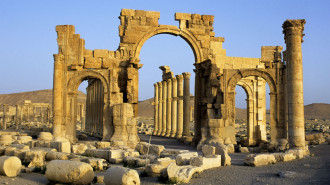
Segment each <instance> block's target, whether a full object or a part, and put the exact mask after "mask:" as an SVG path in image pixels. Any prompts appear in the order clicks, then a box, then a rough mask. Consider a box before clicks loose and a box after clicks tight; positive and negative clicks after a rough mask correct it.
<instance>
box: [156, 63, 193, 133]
mask: <svg viewBox="0 0 330 185" xmlns="http://www.w3.org/2000/svg"><path fill="white" fill-rule="evenodd" d="M168 69H169V68H168ZM165 73H166V74H171V75H165ZM165 73H164V74H163V81H161V82H157V83H155V84H154V88H155V91H154V92H155V96H154V106H155V109H154V110H155V116H154V121H155V126H154V131H153V135H157V136H165V137H171V138H174V137H175V138H178V139H179V138H181V137H190V132H189V130H190V109H191V108H190V73H188V72H185V73H182V75H176V76H175V77H174V76H173V74H172V72H169V71H167V72H165Z"/></svg>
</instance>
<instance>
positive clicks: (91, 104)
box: [75, 79, 104, 137]
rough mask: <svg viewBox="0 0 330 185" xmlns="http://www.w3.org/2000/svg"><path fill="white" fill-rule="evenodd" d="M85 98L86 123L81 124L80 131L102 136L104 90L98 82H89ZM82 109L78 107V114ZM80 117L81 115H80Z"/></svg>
mask: <svg viewBox="0 0 330 185" xmlns="http://www.w3.org/2000/svg"><path fill="white" fill-rule="evenodd" d="M86 90H87V98H86V123H85V122H82V125H81V128H82V130H83V131H84V130H86V131H88V132H89V133H90V134H92V135H95V136H100V137H102V136H103V109H104V90H103V84H102V82H101V81H100V80H94V79H93V80H89V81H88V87H87V88H86ZM82 109H83V108H82V107H80V110H79V111H80V112H82V111H83V110H82ZM81 115H82V114H81ZM75 117H76V116H75Z"/></svg>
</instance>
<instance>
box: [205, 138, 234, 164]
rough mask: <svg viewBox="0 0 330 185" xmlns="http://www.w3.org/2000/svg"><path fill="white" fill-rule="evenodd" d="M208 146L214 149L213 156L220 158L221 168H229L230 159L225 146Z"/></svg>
mask: <svg viewBox="0 0 330 185" xmlns="http://www.w3.org/2000/svg"><path fill="white" fill-rule="evenodd" d="M209 145H211V146H214V147H215V154H217V155H220V156H221V166H230V165H231V158H230V156H229V155H228V152H227V146H226V145H224V144H222V143H210V144H209Z"/></svg>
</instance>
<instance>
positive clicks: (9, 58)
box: [0, 0, 330, 104]
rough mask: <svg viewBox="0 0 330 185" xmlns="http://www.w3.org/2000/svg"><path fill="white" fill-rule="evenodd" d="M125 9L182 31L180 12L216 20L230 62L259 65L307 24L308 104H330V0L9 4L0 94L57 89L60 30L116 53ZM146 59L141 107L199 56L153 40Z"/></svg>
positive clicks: (0, 29) (1, 23)
mask: <svg viewBox="0 0 330 185" xmlns="http://www.w3.org/2000/svg"><path fill="white" fill-rule="evenodd" d="M122 8H129V9H141V10H151V11H159V12H160V20H159V23H160V24H168V25H178V22H177V21H175V20H174V14H175V12H184V13H198V14H207V15H214V16H215V20H214V25H213V26H214V32H215V33H216V36H221V37H225V43H224V45H223V47H224V48H225V49H226V50H227V55H228V56H237V57H257V58H259V57H260V53H261V52H260V50H261V46H274V45H281V46H285V43H284V39H283V34H282V23H283V22H284V21H285V20H286V19H301V18H304V19H306V22H307V23H306V25H305V34H306V36H305V37H304V43H303V45H302V48H303V66H304V92H305V94H304V96H305V104H310V103H321V102H322V103H330V85H329V84H330V83H329V81H328V79H330V72H329V70H330V55H329V54H328V53H329V52H330V44H329V43H330V37H329V33H330V1H327V0H319V1H318V0H314V1H306V0H299V1H298V0H291V1H287V0H277V1H265V0H258V1H256V0H250V1H247V0H245V1H243V0H242V1H219V0H218V1H217V0H214V1H211V0H203V1H194V0H176V1H172V0H167V1H155V0H152V1H149V0H146V1H138V0H135V1H134V0H131V1H125V0H122V1H118V0H116V1H112V0H109V1H101V0H95V1H84V0H80V1H74V0H70V1H68V0H57V1H50V0H39V1H33V0H32V1H31V0H29V1H25V0H21V1H17V0H1V1H0V37H1V41H0V56H1V58H0V64H1V67H0V79H1V82H0V85H1V88H0V94H9V93H16V92H25V91H33V90H41V89H51V88H52V85H53V54H55V53H57V52H58V51H57V43H56V37H57V36H56V32H55V26H56V25H63V24H71V25H74V26H75V28H76V33H78V34H80V35H81V37H82V38H84V39H85V41H86V44H85V46H86V48H87V49H92V50H93V49H109V50H116V49H117V48H118V45H119V36H118V26H119V24H120V22H119V19H118V16H119V14H120V11H121V9H122ZM140 59H141V63H143V64H144V66H143V68H141V70H140V87H139V88H140V94H139V97H140V100H143V99H146V98H150V97H152V96H153V85H152V84H153V83H155V82H157V81H160V80H161V71H160V70H159V69H158V66H161V65H169V66H170V67H171V68H172V69H173V71H174V73H175V74H178V73H182V72H191V73H193V71H192V70H193V68H194V66H193V63H194V56H193V53H192V50H191V49H190V47H189V45H188V44H187V43H186V42H185V41H184V40H183V39H181V38H180V37H175V36H171V35H157V36H154V37H152V38H151V39H149V40H147V42H146V43H145V45H144V46H143V47H142V50H141V54H140ZM193 78H194V77H193V76H192V79H193ZM192 82H193V80H192ZM85 85H86V84H82V85H81V87H80V89H84V87H85ZM191 86H192V87H193V84H192V85H191ZM192 89H193V88H192ZM239 91H241V90H239ZM242 92H243V91H242ZM242 92H239V93H238V94H241V95H240V96H242V97H243V98H239V99H240V101H241V100H242V101H243V99H244V96H245V95H244V93H242ZM243 104H244V103H243Z"/></svg>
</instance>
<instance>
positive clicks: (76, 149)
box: [71, 143, 88, 154]
mask: <svg viewBox="0 0 330 185" xmlns="http://www.w3.org/2000/svg"><path fill="white" fill-rule="evenodd" d="M87 148H88V147H87V145H86V144H83V143H79V144H75V145H72V146H71V150H72V153H75V154H83V153H85V151H86V150H87Z"/></svg>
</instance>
